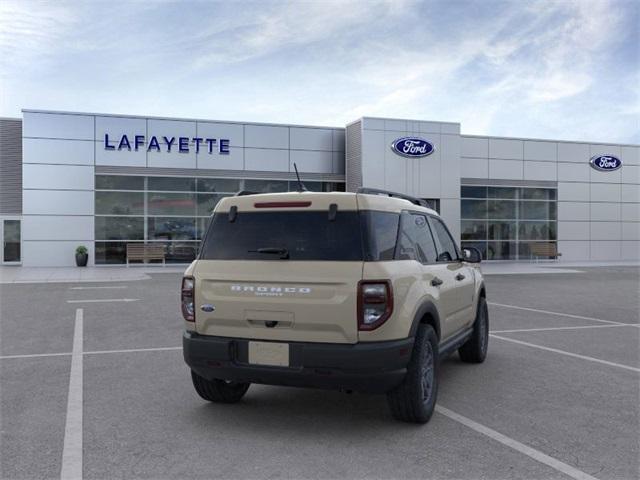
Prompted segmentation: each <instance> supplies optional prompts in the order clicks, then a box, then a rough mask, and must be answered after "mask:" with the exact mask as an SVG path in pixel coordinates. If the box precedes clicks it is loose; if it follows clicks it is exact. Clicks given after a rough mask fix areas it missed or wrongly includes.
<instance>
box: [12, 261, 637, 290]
mask: <svg viewBox="0 0 640 480" xmlns="http://www.w3.org/2000/svg"><path fill="white" fill-rule="evenodd" d="M480 266H481V268H482V273H483V274H484V275H531V274H543V273H547V274H548V273H582V271H581V270H580V268H589V267H615V266H625V267H631V266H633V267H638V268H640V262H638V261H626V262H579V263H574V262H567V263H560V262H540V263H531V262H482V263H481V264H480ZM185 268H187V266H186V265H176V266H166V267H162V266H159V265H158V266H131V267H129V268H127V267H122V266H108V265H105V266H101V267H49V268H46V267H13V266H0V284H8V283H78V282H131V281H136V280H148V279H149V278H151V277H150V276H149V274H157V273H173V274H176V273H182V272H184V270H185Z"/></svg>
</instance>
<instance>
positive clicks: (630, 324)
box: [490, 323, 640, 333]
mask: <svg viewBox="0 0 640 480" xmlns="http://www.w3.org/2000/svg"><path fill="white" fill-rule="evenodd" d="M617 327H640V325H639V324H637V323H621V324H620V325H581V326H579V327H546V328H518V329H515V330H491V332H490V333H520V332H548V331H552V330H582V329H585V328H587V329H588V328H617Z"/></svg>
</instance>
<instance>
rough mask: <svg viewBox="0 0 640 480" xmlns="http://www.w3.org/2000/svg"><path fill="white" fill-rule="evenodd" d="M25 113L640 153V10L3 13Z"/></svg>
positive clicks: (397, 1) (266, 4)
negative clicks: (361, 131) (359, 123)
mask: <svg viewBox="0 0 640 480" xmlns="http://www.w3.org/2000/svg"><path fill="white" fill-rule="evenodd" d="M23 108H24V109H48V110H64V111H75V112H96V113H116V114H132V115H151V116H164V117H184V118H202V119H215V120H233V121H255V122H263V121H264V122H270V123H292V124H304V125H326V126H337V127H343V126H344V125H346V124H347V123H349V122H352V121H354V120H356V119H358V118H360V117H362V116H372V117H391V118H408V119H416V120H435V121H450V122H461V124H462V133H463V134H476V135H496V136H513V137H527V138H551V139H565V140H591V141H604V142H621V143H636V144H637V143H640V0H611V1H606V0H580V1H569V0H566V1H565V0H563V1H546V0H542V1H535V0H531V1H525V0H522V1H510V2H504V1H490V0H489V1H481V0H476V1H461V0H449V1H422V2H418V1H409V0H367V1H348V0H335V1H334V0H322V1H297V2H285V1H266V0H265V1H259V2H240V1H231V0H227V1H224V2H214V1H182V2H170V1H153V0H145V1H131V2H119V1H104V2H103V1H84V2H66V1H61V0H57V1H54V0H50V1H43V2H38V1H30V0H18V1H14V0H2V1H0V116H3V117H20V116H21V109H23Z"/></svg>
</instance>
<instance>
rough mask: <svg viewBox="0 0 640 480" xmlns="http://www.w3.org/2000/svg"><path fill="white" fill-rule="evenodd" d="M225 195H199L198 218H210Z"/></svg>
mask: <svg viewBox="0 0 640 480" xmlns="http://www.w3.org/2000/svg"><path fill="white" fill-rule="evenodd" d="M224 197H225V195H210V194H206V193H199V194H198V210H197V213H196V215H197V216H198V217H208V216H209V215H211V214H212V213H213V209H214V208H215V206H216V205H217V203H218V202H219V201H220V199H221V198H224Z"/></svg>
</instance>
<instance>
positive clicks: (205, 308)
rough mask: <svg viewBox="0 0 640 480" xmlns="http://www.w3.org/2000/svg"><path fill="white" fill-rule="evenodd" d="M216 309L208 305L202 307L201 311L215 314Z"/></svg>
mask: <svg viewBox="0 0 640 480" xmlns="http://www.w3.org/2000/svg"><path fill="white" fill-rule="evenodd" d="M215 309H216V307H214V306H213V305H209V304H208V303H206V304H204V305H201V306H200V310H202V311H203V312H213V311H214V310H215Z"/></svg>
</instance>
